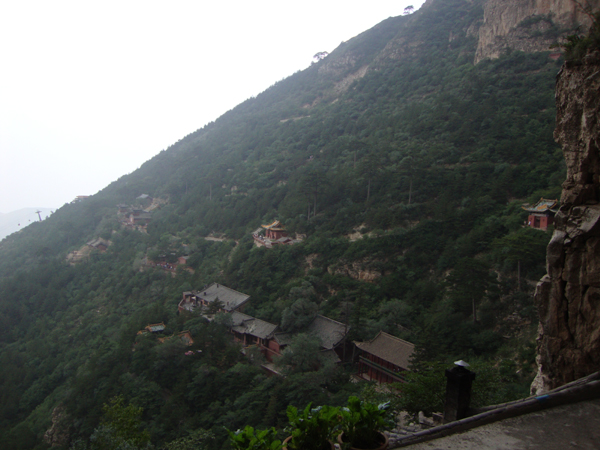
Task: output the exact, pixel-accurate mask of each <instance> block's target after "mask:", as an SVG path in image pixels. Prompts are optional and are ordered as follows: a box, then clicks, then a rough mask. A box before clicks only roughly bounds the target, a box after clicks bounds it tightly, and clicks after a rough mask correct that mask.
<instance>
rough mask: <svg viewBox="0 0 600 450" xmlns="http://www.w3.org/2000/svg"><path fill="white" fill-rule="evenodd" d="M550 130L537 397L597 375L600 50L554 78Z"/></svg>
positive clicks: (599, 335) (599, 338) (539, 295)
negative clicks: (561, 177) (556, 157)
mask: <svg viewBox="0 0 600 450" xmlns="http://www.w3.org/2000/svg"><path fill="white" fill-rule="evenodd" d="M556 108H557V113H556V130H555V132H554V138H555V139H556V141H557V142H558V143H559V144H560V145H561V146H562V149H563V153H564V155H565V161H566V166H567V179H566V181H565V182H564V183H563V191H562V196H561V201H560V203H561V207H560V210H559V212H558V213H557V214H556V217H555V231H554V235H553V237H552V240H551V241H550V243H549V245H548V251H547V262H546V266H547V275H545V276H544V278H542V280H541V281H540V282H539V283H538V286H537V289H536V294H535V299H536V303H537V305H538V309H539V315H540V326H539V337H538V356H537V360H538V374H537V376H536V379H535V380H534V382H533V384H532V392H534V393H535V392H537V393H540V392H544V391H546V390H548V389H553V388H555V387H557V386H560V385H563V384H565V383H568V382H570V381H572V380H575V379H578V378H580V377H583V376H585V375H588V374H590V373H592V372H595V371H598V370H600V204H599V201H600V198H599V197H600V192H599V188H600V157H599V154H598V149H599V146H600V126H599V116H600V51H598V50H596V51H594V52H591V53H588V54H587V56H586V57H585V58H583V60H582V61H577V62H567V63H565V65H564V66H563V68H562V69H561V71H560V72H559V74H558V76H557V85H556Z"/></svg>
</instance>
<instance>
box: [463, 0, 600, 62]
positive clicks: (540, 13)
mask: <svg viewBox="0 0 600 450" xmlns="http://www.w3.org/2000/svg"><path fill="white" fill-rule="evenodd" d="M588 3H589V4H590V6H591V7H592V8H594V9H597V8H598V7H600V0H588ZM578 24H581V25H583V26H585V27H589V25H590V20H589V18H588V17H587V16H586V15H585V14H584V13H583V11H581V9H580V8H578V7H577V6H576V4H575V3H574V2H573V1H572V0H488V1H487V2H486V3H485V7H484V14H483V24H482V25H481V27H480V28H479V44H478V46H477V52H476V54H475V63H478V62H479V61H481V60H482V59H485V58H498V57H499V56H501V55H502V54H503V53H505V52H506V51H507V50H520V51H524V52H539V51H547V50H548V49H549V47H550V45H551V44H552V43H553V42H555V40H556V37H557V36H558V35H559V34H563V33H564V32H565V31H568V30H573V29H574V28H575V27H576V26H577V25H578Z"/></svg>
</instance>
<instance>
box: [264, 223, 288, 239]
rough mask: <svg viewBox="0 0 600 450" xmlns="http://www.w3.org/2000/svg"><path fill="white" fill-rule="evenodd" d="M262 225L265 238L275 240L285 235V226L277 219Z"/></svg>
mask: <svg viewBox="0 0 600 450" xmlns="http://www.w3.org/2000/svg"><path fill="white" fill-rule="evenodd" d="M262 227H263V228H264V229H265V237H266V238H267V239H271V240H273V241H276V240H277V239H280V238H282V237H286V236H287V233H286V231H285V227H284V226H283V225H282V224H281V222H280V221H279V220H276V221H274V222H273V223H271V224H269V225H263V226H262Z"/></svg>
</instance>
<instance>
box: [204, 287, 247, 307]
mask: <svg viewBox="0 0 600 450" xmlns="http://www.w3.org/2000/svg"><path fill="white" fill-rule="evenodd" d="M194 294H195V295H196V296H198V297H200V298H202V299H204V300H205V301H206V302H208V303H212V302H214V301H215V299H216V298H217V297H219V300H220V301H221V302H223V309H225V310H226V311H233V310H235V309H237V308H239V307H240V306H242V305H243V304H244V303H246V302H247V301H248V299H249V298H250V296H249V295H246V294H242V293H241V292H238V291H236V290H234V289H230V288H228V287H225V286H223V285H222V284H217V283H213V284H211V285H210V286H208V287H207V288H206V289H203V290H201V291H196V292H194Z"/></svg>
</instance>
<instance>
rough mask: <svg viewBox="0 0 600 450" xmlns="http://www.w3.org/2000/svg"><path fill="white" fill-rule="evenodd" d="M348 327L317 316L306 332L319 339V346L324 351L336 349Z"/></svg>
mask: <svg viewBox="0 0 600 450" xmlns="http://www.w3.org/2000/svg"><path fill="white" fill-rule="evenodd" d="M349 329H350V327H348V326H346V325H344V324H343V323H341V322H338V321H336V320H333V319H330V318H329V317H325V316H321V315H317V317H315V320H313V321H312V323H311V324H310V325H309V326H308V328H307V332H308V333H309V334H312V335H313V336H317V337H319V338H320V339H321V345H322V346H323V348H325V349H328V350H329V349H332V348H334V347H336V346H337V345H338V344H339V343H340V342H341V341H342V340H343V339H344V337H346V334H347V333H348V330H349Z"/></svg>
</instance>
